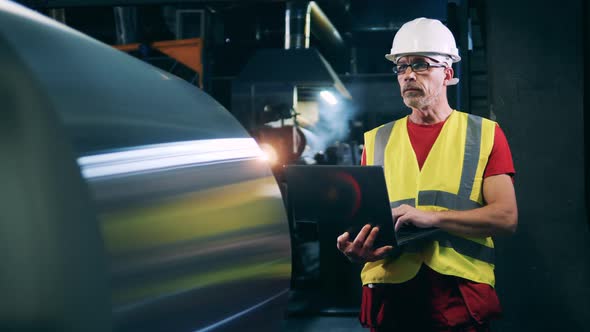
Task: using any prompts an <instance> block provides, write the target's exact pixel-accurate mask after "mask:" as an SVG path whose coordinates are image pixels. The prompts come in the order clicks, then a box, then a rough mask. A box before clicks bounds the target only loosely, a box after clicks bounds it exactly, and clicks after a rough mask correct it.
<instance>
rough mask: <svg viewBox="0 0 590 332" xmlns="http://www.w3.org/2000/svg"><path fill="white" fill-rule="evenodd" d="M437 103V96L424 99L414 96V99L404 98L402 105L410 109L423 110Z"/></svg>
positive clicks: (423, 97)
mask: <svg viewBox="0 0 590 332" xmlns="http://www.w3.org/2000/svg"><path fill="white" fill-rule="evenodd" d="M437 101H438V95H434V96H430V97H425V96H416V97H404V104H406V106H408V107H411V108H417V109H423V108H425V107H428V106H431V105H434V104H436V102H437Z"/></svg>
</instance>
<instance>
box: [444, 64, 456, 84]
mask: <svg viewBox="0 0 590 332" xmlns="http://www.w3.org/2000/svg"><path fill="white" fill-rule="evenodd" d="M454 76H455V71H454V70H453V68H451V67H449V68H445V80H444V83H445V85H448V83H449V81H450V80H451V79H452V78H453V77H454Z"/></svg>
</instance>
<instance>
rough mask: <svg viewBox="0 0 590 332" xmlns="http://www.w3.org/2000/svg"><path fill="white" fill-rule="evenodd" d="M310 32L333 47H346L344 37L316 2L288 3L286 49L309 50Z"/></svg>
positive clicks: (286, 11) (286, 12)
mask: <svg viewBox="0 0 590 332" xmlns="http://www.w3.org/2000/svg"><path fill="white" fill-rule="evenodd" d="M310 32H311V33H313V34H314V36H316V37H317V38H318V39H319V40H321V41H325V42H327V43H329V44H331V45H332V46H335V47H344V41H343V40H342V36H340V33H339V32H338V30H337V29H336V27H335V26H334V25H333V24H332V22H331V21H330V19H329V18H328V17H327V16H326V14H325V13H324V12H323V11H322V9H321V8H320V7H319V6H318V5H317V4H316V3H315V1H289V2H287V6H286V10H285V49H286V50H289V49H300V48H309V39H310V38H309V37H310Z"/></svg>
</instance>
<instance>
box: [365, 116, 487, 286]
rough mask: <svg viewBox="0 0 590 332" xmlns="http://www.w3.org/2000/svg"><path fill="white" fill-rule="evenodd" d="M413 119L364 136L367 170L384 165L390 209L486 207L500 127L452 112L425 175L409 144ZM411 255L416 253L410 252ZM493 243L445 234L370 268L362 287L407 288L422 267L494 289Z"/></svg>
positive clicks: (441, 209)
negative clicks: (488, 170)
mask: <svg viewBox="0 0 590 332" xmlns="http://www.w3.org/2000/svg"><path fill="white" fill-rule="evenodd" d="M407 124H408V117H405V118H402V119H400V120H397V121H394V122H391V123H388V124H385V125H382V126H380V127H378V128H375V129H373V130H371V131H368V132H366V133H365V157H366V163H367V165H382V166H383V169H384V172H385V180H386V182H387V190H388V194H389V201H390V202H391V207H392V208H394V207H397V206H400V205H402V204H409V205H412V206H414V207H416V208H417V209H419V210H424V211H446V210H470V209H475V208H478V207H481V206H483V204H484V201H483V194H482V183H483V173H484V170H485V167H486V165H487V162H488V158H489V156H490V153H491V151H492V147H493V145H494V134H495V126H496V123H495V122H493V121H490V120H487V119H484V118H481V117H478V116H475V115H471V114H466V113H462V112H458V111H453V112H452V113H451V115H450V116H449V117H448V119H447V121H446V122H445V124H444V125H443V128H442V129H441V132H440V134H439V136H438V138H437V139H436V141H435V143H434V145H433V146H432V149H431V150H430V152H429V154H428V157H427V158H426V161H425V162H424V165H423V166H422V170H420V169H419V166H418V161H417V159H416V155H415V153H414V149H413V148H412V144H411V143H410V138H409V135H408V127H407ZM410 251H411V250H410ZM493 258H494V243H493V241H492V238H491V237H487V238H477V237H464V236H461V235H458V234H452V233H447V232H443V233H442V235H440V236H438V237H436V240H432V241H431V242H429V243H428V244H426V245H425V246H423V247H421V249H420V250H419V251H414V252H404V253H403V254H402V255H401V256H399V257H397V258H386V259H383V260H380V261H376V262H371V263H367V264H365V266H364V268H363V271H362V272H361V279H362V282H363V285H366V284H370V283H402V282H405V281H407V280H410V279H412V278H413V277H414V276H415V275H416V274H417V273H418V270H419V269H420V266H421V265H422V264H426V265H428V266H429V267H430V268H432V269H433V270H435V271H437V272H439V273H441V274H445V275H453V276H457V277H461V278H465V279H469V280H472V281H475V282H479V283H485V284H488V285H490V286H492V287H493V286H494V283H495V277H494V262H493Z"/></svg>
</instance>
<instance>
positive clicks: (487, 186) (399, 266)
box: [337, 18, 518, 331]
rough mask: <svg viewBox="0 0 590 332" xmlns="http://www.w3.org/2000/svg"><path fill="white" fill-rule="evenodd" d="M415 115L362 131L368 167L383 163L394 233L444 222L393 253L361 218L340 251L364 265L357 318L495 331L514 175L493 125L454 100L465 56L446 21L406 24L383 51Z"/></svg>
mask: <svg viewBox="0 0 590 332" xmlns="http://www.w3.org/2000/svg"><path fill="white" fill-rule="evenodd" d="M385 57H386V58H387V59H388V60H390V61H392V62H393V64H394V67H393V71H394V73H395V74H396V75H397V81H398V83H399V86H400V90H401V96H402V98H403V102H404V104H405V105H406V106H407V107H409V108H410V109H411V113H410V114H409V115H408V116H406V117H404V118H402V119H399V120H397V121H393V122H391V123H388V124H385V125H382V126H380V127H378V128H375V129H373V130H371V131H368V132H366V133H365V149H364V151H363V156H362V164H364V165H382V166H383V169H384V173H385V179H386V182H387V188H388V194H389V200H390V202H391V207H392V214H393V220H394V223H395V226H394V228H395V230H396V231H397V230H399V229H400V228H401V227H403V226H404V225H414V226H416V227H419V228H427V227H438V228H440V229H441V231H440V232H439V235H437V236H436V237H434V238H433V239H430V240H428V241H425V243H422V244H421V245H414V246H409V247H408V248H405V249H403V251H402V254H401V255H399V254H396V255H392V252H393V247H392V246H384V247H380V248H373V242H374V240H375V238H376V236H377V234H378V232H379V229H378V227H373V228H372V227H371V225H365V226H364V227H363V229H362V230H361V231H360V232H359V234H358V235H357V236H356V237H355V238H351V237H350V234H349V233H344V234H342V235H340V236H339V237H338V239H337V247H338V249H339V250H340V251H341V252H342V253H343V254H344V255H346V257H348V259H349V260H351V261H353V262H361V263H364V264H365V265H364V268H363V270H362V272H361V279H362V284H363V289H362V303H361V312H360V321H361V324H362V325H363V326H364V327H368V328H370V329H371V331H489V329H490V321H491V320H493V319H497V318H499V317H500V315H501V306H500V303H499V300H498V297H497V294H496V291H495V289H494V287H495V276H494V243H493V241H492V236H496V235H510V234H512V233H514V232H515V230H516V227H517V214H518V213H517V204H516V198H515V193H514V185H513V177H514V174H515V171H514V166H513V162H512V155H511V152H510V148H509V146H508V143H507V139H506V137H505V135H504V133H503V131H502V130H501V129H500V127H499V126H498V124H497V123H495V122H493V121H491V120H488V119H485V118H482V117H479V116H475V115H471V114H467V113H463V112H459V111H457V110H454V109H452V108H451V107H450V106H449V103H448V99H447V87H448V86H450V85H453V84H457V83H458V81H459V80H458V79H457V78H455V77H453V76H454V71H453V68H452V64H453V63H455V62H458V61H460V60H461V58H460V56H459V53H458V49H457V47H456V44H455V39H454V37H453V34H452V33H451V31H450V30H449V29H448V28H447V27H446V26H444V25H443V24H442V23H441V22H440V21H438V20H433V19H427V18H418V19H415V20H412V21H410V22H407V23H405V24H404V25H403V26H402V27H401V28H400V29H399V31H398V32H397V33H396V35H395V37H394V39H393V45H392V48H391V52H390V53H389V54H387V55H386V56H385Z"/></svg>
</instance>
